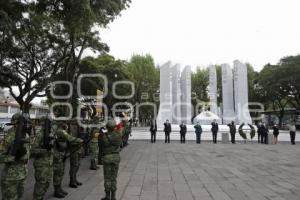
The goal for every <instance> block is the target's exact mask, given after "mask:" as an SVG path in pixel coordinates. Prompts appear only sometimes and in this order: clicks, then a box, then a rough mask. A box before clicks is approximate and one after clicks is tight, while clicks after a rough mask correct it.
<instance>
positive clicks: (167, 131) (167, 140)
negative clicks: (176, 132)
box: [164, 119, 172, 143]
mask: <svg viewBox="0 0 300 200" xmlns="http://www.w3.org/2000/svg"><path fill="white" fill-rule="evenodd" d="M164 126H165V128H164V132H165V143H170V133H171V132H172V128H171V124H170V122H169V120H168V119H167V120H166V122H165V123H164Z"/></svg>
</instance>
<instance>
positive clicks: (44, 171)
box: [30, 116, 56, 200]
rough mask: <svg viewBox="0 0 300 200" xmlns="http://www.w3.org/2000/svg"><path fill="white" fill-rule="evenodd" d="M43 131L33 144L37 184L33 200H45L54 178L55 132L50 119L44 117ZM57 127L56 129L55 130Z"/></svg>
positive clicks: (32, 153)
mask: <svg viewBox="0 0 300 200" xmlns="http://www.w3.org/2000/svg"><path fill="white" fill-rule="evenodd" d="M41 122H42V129H41V130H40V131H38V132H37V134H36V137H35V140H34V142H33V144H32V148H31V151H30V154H31V155H30V156H31V157H33V158H34V161H33V166H34V177H35V184H34V190H33V200H43V199H44V195H45V193H46V192H47V190H48V188H49V185H50V183H51V179H52V176H53V153H54V150H53V148H54V142H55V137H54V134H53V132H54V130H55V128H56V127H55V126H53V121H52V119H51V118H50V117H48V116H47V117H42V118H41ZM53 127H55V128H53Z"/></svg>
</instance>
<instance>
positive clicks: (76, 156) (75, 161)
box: [69, 122, 82, 188]
mask: <svg viewBox="0 0 300 200" xmlns="http://www.w3.org/2000/svg"><path fill="white" fill-rule="evenodd" d="M78 133H79V127H78V124H77V123H76V122H75V123H74V122H73V123H71V124H70V135H71V136H73V137H75V138H78ZM80 150H81V148H80V146H79V145H78V143H74V142H73V143H70V142H69V151H70V153H71V155H70V171H69V174H70V184H69V186H70V187H72V188H77V186H79V185H82V183H81V182H79V181H78V180H77V172H78V170H79V167H80Z"/></svg>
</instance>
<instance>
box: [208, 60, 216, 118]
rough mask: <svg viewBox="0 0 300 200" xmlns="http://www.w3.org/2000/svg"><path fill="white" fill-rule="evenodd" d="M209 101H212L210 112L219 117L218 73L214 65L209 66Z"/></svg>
mask: <svg viewBox="0 0 300 200" xmlns="http://www.w3.org/2000/svg"><path fill="white" fill-rule="evenodd" d="M209 99H210V112H212V113H214V114H215V115H218V104H217V101H218V99H217V72H216V67H215V66H214V65H211V66H209Z"/></svg>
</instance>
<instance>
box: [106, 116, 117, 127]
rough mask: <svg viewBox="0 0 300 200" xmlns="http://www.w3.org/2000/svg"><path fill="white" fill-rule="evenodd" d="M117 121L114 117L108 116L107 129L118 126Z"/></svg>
mask: <svg viewBox="0 0 300 200" xmlns="http://www.w3.org/2000/svg"><path fill="white" fill-rule="evenodd" d="M116 125H117V124H116V121H115V120H114V119H113V118H108V119H107V123H106V128H107V129H113V128H115V127H116Z"/></svg>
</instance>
